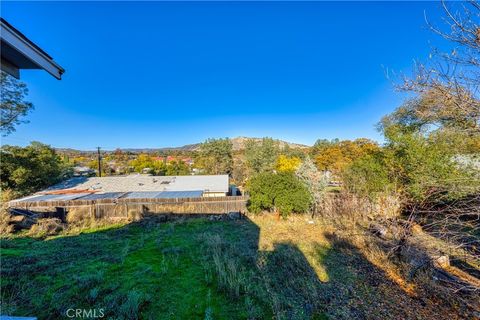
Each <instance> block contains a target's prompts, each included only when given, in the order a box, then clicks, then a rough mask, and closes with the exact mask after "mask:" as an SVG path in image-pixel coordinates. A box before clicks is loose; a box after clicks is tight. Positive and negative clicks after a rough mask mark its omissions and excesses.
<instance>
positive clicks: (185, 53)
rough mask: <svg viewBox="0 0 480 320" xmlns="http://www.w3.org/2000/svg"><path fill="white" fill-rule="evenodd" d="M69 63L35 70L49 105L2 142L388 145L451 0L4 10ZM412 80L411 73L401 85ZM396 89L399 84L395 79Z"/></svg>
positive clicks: (29, 79) (34, 97) (36, 98)
mask: <svg viewBox="0 0 480 320" xmlns="http://www.w3.org/2000/svg"><path fill="white" fill-rule="evenodd" d="M1 6H2V7H1V9H2V16H3V17H4V18H5V19H7V20H8V21H9V22H10V23H11V24H13V25H14V26H15V27H16V28H17V29H19V30H20V31H21V32H23V33H24V34H25V35H27V36H28V37H29V38H30V39H31V40H32V41H34V42H35V43H37V44H38V45H39V46H40V47H42V48H43V49H45V51H47V52H48V53H49V54H50V55H51V56H53V57H54V59H55V60H56V61H57V62H58V63H59V64H60V65H61V66H63V67H64V68H65V69H66V73H65V75H64V78H63V79H62V80H61V81H57V80H56V79H54V78H53V77H51V76H49V75H48V74H47V73H46V72H42V71H23V72H22V74H21V77H22V80H23V81H24V82H26V83H27V84H28V87H29V89H30V94H29V97H28V99H29V100H30V101H31V102H33V103H34V104H35V110H34V111H33V112H31V113H30V114H29V115H28V120H29V121H30V123H28V124H23V125H20V126H19V127H18V129H17V132H15V133H13V134H11V135H10V136H8V137H6V138H4V139H2V141H3V142H2V143H4V144H7V143H8V144H19V145H25V144H27V143H28V142H29V141H31V140H37V141H41V142H45V143H48V144H51V145H52V146H55V147H72V148H79V149H93V148H94V147H96V146H102V147H103V148H105V149H114V148H116V147H152V148H154V147H164V146H179V145H183V144H188V143H195V142H199V141H203V140H204V139H206V138H209V137H227V136H228V137H235V136H255V137H262V136H272V137H275V138H279V139H284V140H288V141H292V142H299V143H305V144H313V143H314V142H315V140H316V139H318V138H327V139H331V138H341V139H354V138H357V137H367V138H372V139H376V140H379V141H380V140H381V136H380V134H379V133H378V132H377V131H376V129H375V124H376V123H377V122H378V121H379V120H380V118H381V117H382V116H383V115H385V114H387V113H389V112H391V111H392V110H393V109H394V108H395V107H396V106H398V105H399V104H400V103H401V101H402V99H403V98H402V96H401V95H399V94H398V93H395V92H394V90H393V86H392V79H388V78H387V77H386V70H389V71H392V70H393V71H395V72H400V71H403V72H406V73H408V72H409V70H410V69H411V66H412V64H413V61H414V59H421V60H425V59H427V58H428V53H429V51H430V47H431V46H432V44H433V45H435V44H438V41H439V39H438V38H437V37H436V36H435V35H433V34H432V33H431V32H429V31H428V30H427V28H426V24H425V20H424V12H426V13H427V15H428V16H429V17H431V18H432V20H436V19H438V17H439V15H440V13H441V11H440V6H439V3H437V2H336V3H333V2H303V3H298V2H297V3H289V2H259V3H257V2H244V3H236V2H208V3H200V2H193V3H192V2H190V3H187V2H137V3H131V2H78V3H77V2H2V5H1ZM397 80H398V79H397ZM393 81H395V79H393Z"/></svg>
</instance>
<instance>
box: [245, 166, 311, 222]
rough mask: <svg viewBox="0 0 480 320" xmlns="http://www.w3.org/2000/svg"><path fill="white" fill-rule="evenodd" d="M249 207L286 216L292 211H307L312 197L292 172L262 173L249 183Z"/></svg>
mask: <svg viewBox="0 0 480 320" xmlns="http://www.w3.org/2000/svg"><path fill="white" fill-rule="evenodd" d="M248 191H249V192H250V200H249V203H248V209H249V210H250V211H251V212H254V213H258V212H260V211H262V210H270V211H272V210H273V211H277V210H278V212H279V213H280V214H281V215H282V216H283V217H286V216H288V215H289V214H291V213H302V212H307V211H308V209H309V207H310V204H311V203H312V197H311V195H310V192H309V191H308V189H307V187H306V186H305V185H304V184H303V183H302V182H301V181H300V180H299V179H298V178H297V177H295V175H293V174H292V173H269V172H265V173H260V174H258V175H256V176H255V177H253V178H252V179H251V180H250V181H249V183H248Z"/></svg>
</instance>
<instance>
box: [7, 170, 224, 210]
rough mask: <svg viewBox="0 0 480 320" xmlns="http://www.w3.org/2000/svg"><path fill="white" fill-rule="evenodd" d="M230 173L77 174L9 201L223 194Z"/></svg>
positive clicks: (174, 197) (176, 197)
mask: <svg viewBox="0 0 480 320" xmlns="http://www.w3.org/2000/svg"><path fill="white" fill-rule="evenodd" d="M228 191H229V178H228V175H204V176H200V175H199V176H150V175H140V174H137V175H129V176H113V177H102V178H100V177H74V178H71V179H68V180H65V181H63V182H61V183H59V184H57V185H54V186H52V187H50V188H48V189H46V190H43V191H40V192H37V193H36V194H34V195H30V196H27V197H24V198H21V199H15V200H12V201H10V204H12V205H14V204H18V203H25V202H37V201H68V200H106V199H184V198H199V197H223V196H226V195H227V194H228Z"/></svg>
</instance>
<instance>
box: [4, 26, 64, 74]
mask: <svg viewBox="0 0 480 320" xmlns="http://www.w3.org/2000/svg"><path fill="white" fill-rule="evenodd" d="M0 38H1V47H0V48H1V50H0V52H1V64H0V65H1V69H2V71H4V72H6V73H8V74H9V75H11V76H13V77H15V78H17V79H19V78H20V70H21V69H43V70H45V71H47V72H48V73H50V74H51V75H52V76H54V77H55V78H57V79H59V80H60V79H61V77H62V74H63V73H64V72H65V70H64V69H63V68H62V67H61V66H59V65H58V64H57V63H56V62H55V61H53V58H52V57H51V56H49V55H48V54H47V53H46V52H45V51H43V50H42V49H41V48H40V47H39V46H37V45H36V44H35V43H33V42H32V41H31V40H30V39H28V38H27V37H26V36H25V35H23V34H22V33H21V32H20V31H18V30H17V29H15V28H14V27H13V26H12V25H11V24H9V23H8V22H7V21H6V20H5V19H3V18H0Z"/></svg>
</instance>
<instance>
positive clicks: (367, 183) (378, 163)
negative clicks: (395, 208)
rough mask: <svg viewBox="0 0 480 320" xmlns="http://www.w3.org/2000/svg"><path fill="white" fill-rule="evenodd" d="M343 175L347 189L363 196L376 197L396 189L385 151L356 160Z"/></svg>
mask: <svg viewBox="0 0 480 320" xmlns="http://www.w3.org/2000/svg"><path fill="white" fill-rule="evenodd" d="M341 177H342V181H343V186H344V188H345V189H347V190H348V191H350V192H353V193H355V194H357V195H359V196H362V197H366V198H371V199H374V198H376V197H377V196H378V195H379V194H382V193H388V192H389V191H394V185H393V183H392V181H391V180H390V174H389V172H388V168H387V164H386V159H385V155H384V153H383V152H378V153H377V154H375V155H367V156H365V157H362V158H360V159H357V160H355V161H354V162H353V163H352V164H351V165H350V166H348V167H347V168H346V170H345V171H344V172H343V173H342V176H341Z"/></svg>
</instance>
